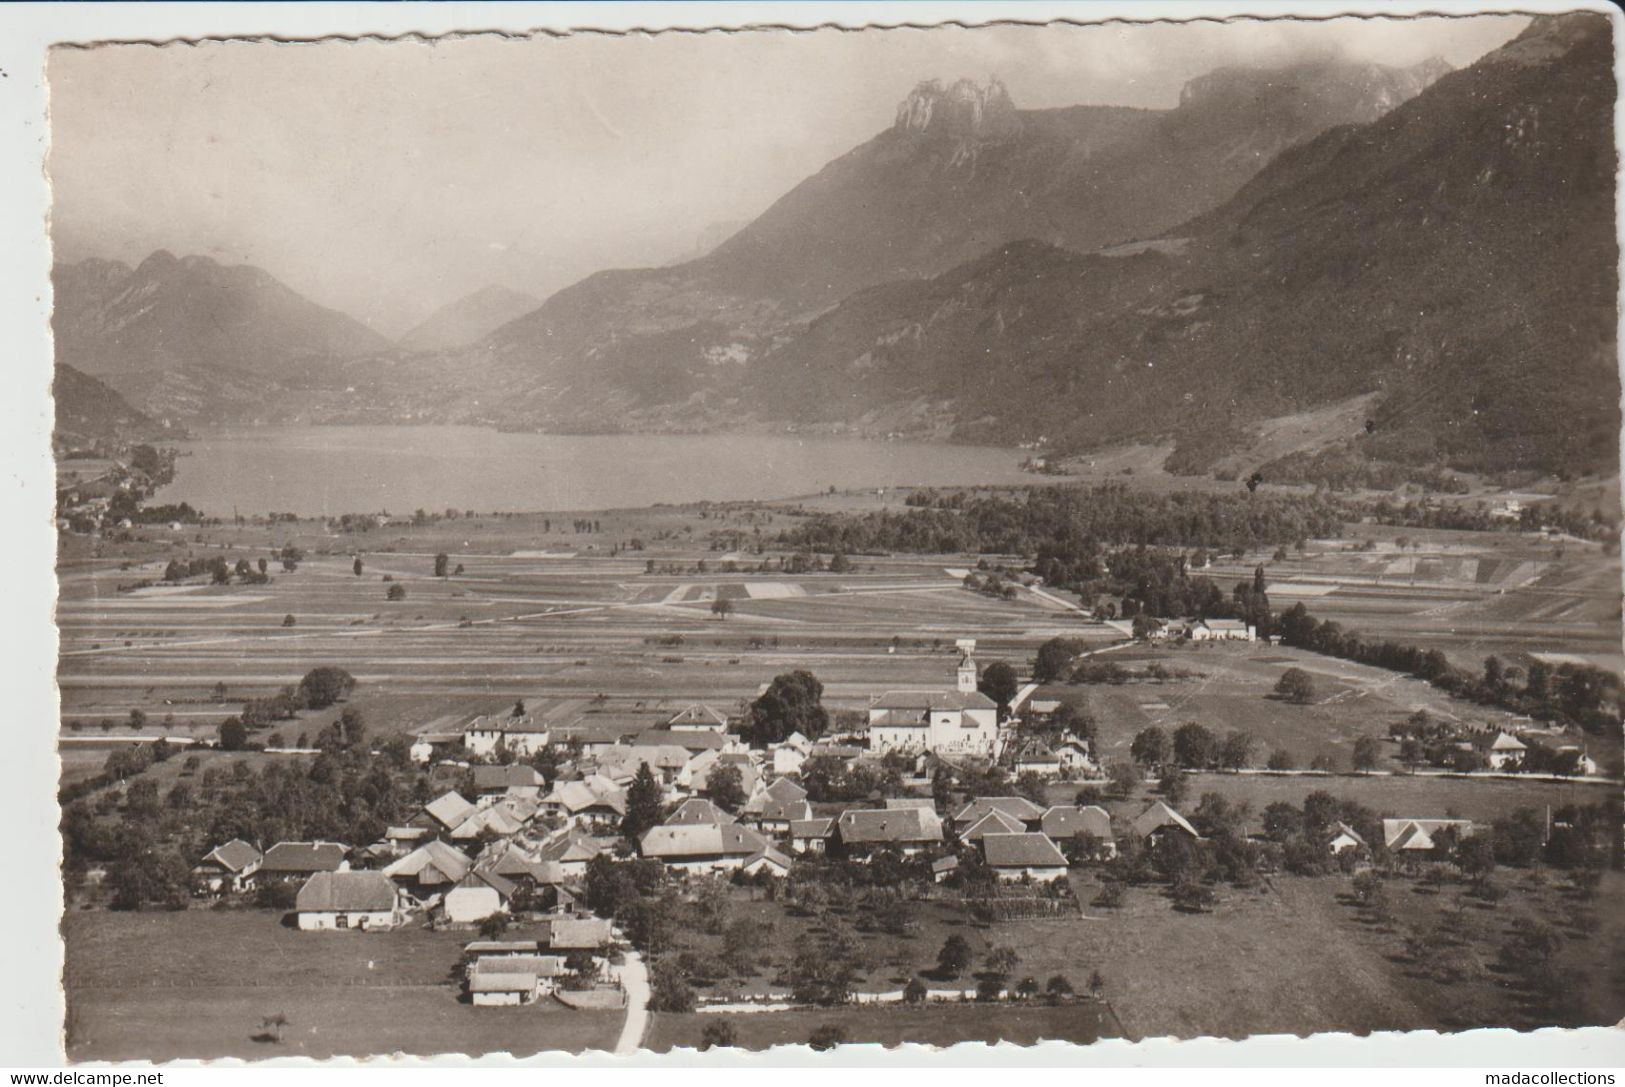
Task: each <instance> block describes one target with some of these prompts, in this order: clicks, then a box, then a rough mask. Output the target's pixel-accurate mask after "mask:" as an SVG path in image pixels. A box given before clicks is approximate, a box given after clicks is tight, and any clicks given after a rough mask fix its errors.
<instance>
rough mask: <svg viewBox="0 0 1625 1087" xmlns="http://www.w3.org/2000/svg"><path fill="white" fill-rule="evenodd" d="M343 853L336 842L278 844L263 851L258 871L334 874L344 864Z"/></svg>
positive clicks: (343, 850) (342, 849)
mask: <svg viewBox="0 0 1625 1087" xmlns="http://www.w3.org/2000/svg"><path fill="white" fill-rule="evenodd" d="M344 853H345V849H344V847H343V846H342V845H339V844H338V843H337V842H278V843H277V844H276V845H273V846H272V847H271V848H270V849H268V850H266V851H265V860H264V862H263V863H262V864H261V865H260V871H262V872H269V873H272V874H273V875H274V874H277V873H283V874H287V875H294V874H298V873H309V872H336V871H338V868H339V865H341V864H343V863H344Z"/></svg>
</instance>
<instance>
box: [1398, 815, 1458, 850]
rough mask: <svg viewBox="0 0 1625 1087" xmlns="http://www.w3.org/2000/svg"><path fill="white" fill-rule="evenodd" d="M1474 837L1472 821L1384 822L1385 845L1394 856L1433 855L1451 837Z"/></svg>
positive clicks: (1414, 820)
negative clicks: (1396, 854)
mask: <svg viewBox="0 0 1625 1087" xmlns="http://www.w3.org/2000/svg"><path fill="white" fill-rule="evenodd" d="M1472 836H1473V821H1472V820H1471V819H1384V820H1383V821H1382V840H1383V844H1384V845H1386V846H1387V847H1388V849H1389V850H1390V851H1391V852H1394V853H1409V854H1412V855H1414V854H1418V853H1431V852H1433V850H1435V849H1437V848H1439V846H1440V844H1441V843H1443V842H1447V841H1449V840H1450V838H1451V837H1454V838H1456V839H1457V840H1460V839H1462V838H1470V837H1472Z"/></svg>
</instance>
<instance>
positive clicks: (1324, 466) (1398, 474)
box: [1259, 439, 1470, 494]
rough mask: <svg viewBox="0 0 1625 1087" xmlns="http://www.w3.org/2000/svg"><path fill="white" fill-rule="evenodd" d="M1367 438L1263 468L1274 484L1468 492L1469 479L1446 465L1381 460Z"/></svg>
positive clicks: (1342, 488) (1273, 463)
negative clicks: (1368, 449) (1368, 448)
mask: <svg viewBox="0 0 1625 1087" xmlns="http://www.w3.org/2000/svg"><path fill="white" fill-rule="evenodd" d="M1362 441H1363V439H1355V441H1354V442H1353V443H1346V444H1341V445H1335V446H1332V447H1331V448H1328V449H1322V450H1318V451H1316V452H1313V453H1307V452H1299V453H1289V454H1288V455H1286V456H1284V457H1281V458H1279V459H1277V460H1273V461H1270V462H1269V463H1268V464H1265V465H1263V466H1262V467H1261V468H1259V472H1260V473H1261V474H1262V475H1263V476H1264V478H1265V479H1267V480H1269V481H1270V482H1271V483H1309V484H1313V485H1315V486H1317V487H1325V488H1327V489H1329V490H1333V491H1361V490H1376V491H1392V490H1397V489H1398V488H1400V487H1403V486H1405V485H1407V484H1414V485H1416V486H1418V487H1421V488H1422V490H1424V491H1429V492H1436V493H1439V494H1466V493H1467V492H1468V491H1469V490H1470V488H1469V487H1468V485H1467V483H1466V481H1465V480H1463V479H1461V478H1460V477H1459V476H1456V475H1454V474H1453V473H1451V472H1448V471H1446V470H1444V469H1442V468H1431V467H1415V466H1412V465H1407V464H1399V463H1397V462H1394V461H1386V460H1378V459H1373V458H1372V457H1370V456H1368V455H1366V454H1365V453H1363V452H1361V451H1360V449H1359V446H1360V444H1361V442H1362Z"/></svg>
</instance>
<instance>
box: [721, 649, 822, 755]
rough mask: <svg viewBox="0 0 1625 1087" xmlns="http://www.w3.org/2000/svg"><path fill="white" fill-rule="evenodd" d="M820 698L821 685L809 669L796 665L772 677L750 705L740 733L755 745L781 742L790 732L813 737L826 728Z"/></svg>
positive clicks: (816, 736) (762, 745)
mask: <svg viewBox="0 0 1625 1087" xmlns="http://www.w3.org/2000/svg"><path fill="white" fill-rule="evenodd" d="M823 697H824V685H823V684H822V683H820V682H818V679H817V677H815V676H814V675H813V674H812V673H811V672H808V671H806V670H804V669H799V668H798V669H796V670H795V671H794V672H784V673H781V674H780V675H777V676H774V677H773V682H772V683H769V684H768V685H767V690H765V691H763V692H762V693H761V695H760V696H758V697H757V699H756V701H754V702H752V703H751V704H750V712H749V713H748V714H747V715H746V717H745V722H744V725H743V726H742V727H741V728H740V734H741V735H742V736H743V737H744V739H745V740H746V742H748V743H751V744H755V745H756V746H758V747H766V746H768V745H769V744H776V743H781V742H783V740H784V739H785V737H787V736H789V735H790V734H791V733H792V732H799V733H801V734H802V735H803V736H806V737H807V738H808V739H811V740H816V739H817V738H818V737H819V736H822V735H823V734H824V731H825V730H826V729H828V728H829V711H828V710H826V709H824V705H823Z"/></svg>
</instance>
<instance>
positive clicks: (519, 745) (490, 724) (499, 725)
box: [463, 713, 552, 758]
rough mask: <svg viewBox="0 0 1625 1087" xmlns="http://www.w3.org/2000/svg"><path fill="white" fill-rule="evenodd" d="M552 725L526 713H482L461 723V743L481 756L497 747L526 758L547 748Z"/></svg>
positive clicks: (491, 752) (489, 753)
mask: <svg viewBox="0 0 1625 1087" xmlns="http://www.w3.org/2000/svg"><path fill="white" fill-rule="evenodd" d="M551 740H552V729H551V728H550V727H549V726H548V725H546V724H544V723H543V722H541V721H537V720H535V719H534V718H532V717H531V716H530V715H529V714H517V715H515V714H499V713H492V714H483V715H481V716H479V717H476V718H474V719H473V720H472V721H470V722H469V723H468V724H466V725H464V726H463V747H464V748H465V749H466V750H467V751H468V752H469V754H471V755H475V756H478V757H481V758H484V757H488V756H490V755H492V754H494V753H495V752H496V751H497V749H498V748H501V749H503V750H506V751H511V752H513V753H514V754H515V755H517V756H519V757H520V758H529V757H531V756H532V755H537V754H540V753H541V752H542V751H545V750H546V749H547V745H548V744H549V743H550V742H551Z"/></svg>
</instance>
